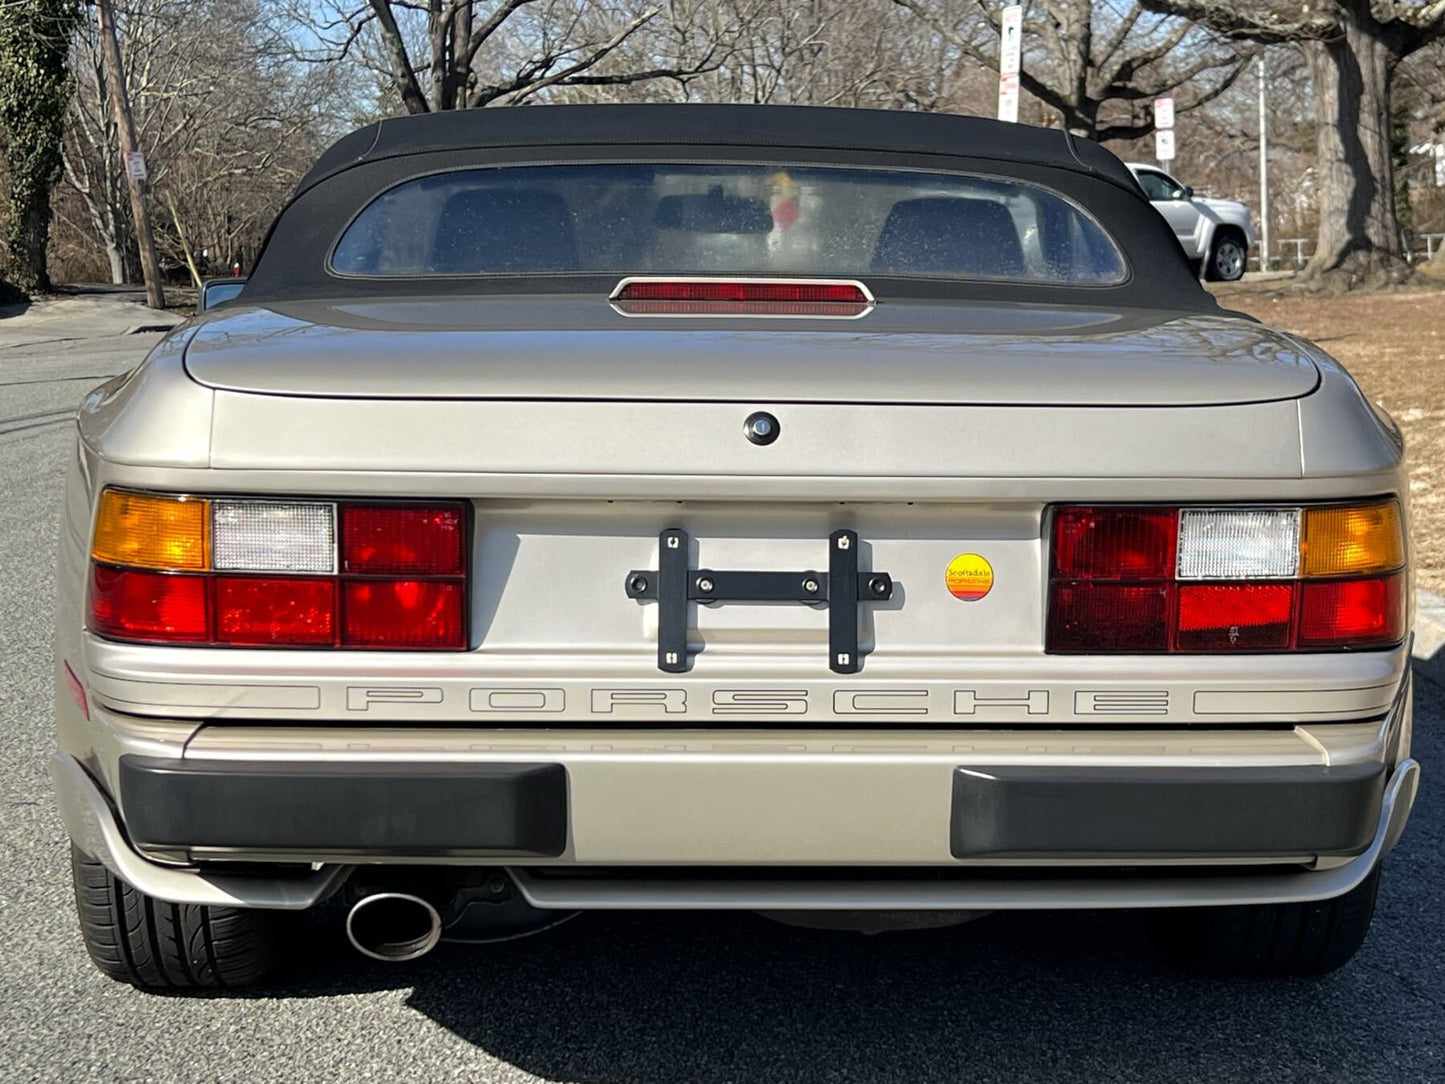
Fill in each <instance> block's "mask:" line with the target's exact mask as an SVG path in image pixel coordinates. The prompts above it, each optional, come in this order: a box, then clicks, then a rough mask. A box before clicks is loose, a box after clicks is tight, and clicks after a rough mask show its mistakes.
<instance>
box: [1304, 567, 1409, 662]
mask: <svg viewBox="0 0 1445 1084" xmlns="http://www.w3.org/2000/svg"><path fill="white" fill-rule="evenodd" d="M1404 583H1405V577H1404V575H1403V574H1396V575H1394V576H1382V577H1379V578H1376V579H1368V580H1326V581H1323V582H1320V583H1308V582H1307V583H1305V584H1304V591H1303V596H1302V598H1301V601H1300V626H1299V646H1300V647H1317V648H1319V647H1369V646H1371V645H1379V644H1393V643H1395V642H1396V641H1398V640H1401V639H1403V638H1404V635H1405V591H1404Z"/></svg>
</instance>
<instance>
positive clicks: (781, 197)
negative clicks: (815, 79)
mask: <svg viewBox="0 0 1445 1084" xmlns="http://www.w3.org/2000/svg"><path fill="white" fill-rule="evenodd" d="M331 266H332V269H333V270H334V271H335V272H337V273H339V274H343V275H358V276H368V277H379V278H413V277H417V276H426V275H527V274H538V275H546V274H557V273H567V272H582V273H592V274H612V273H615V274H618V275H626V274H657V273H676V274H700V275H719V274H739V275H784V276H786V275H826V276H849V277H852V276H861V275H870V274H871V275H910V276H923V277H928V278H944V279H973V278H978V279H1004V280H1010V281H1019V282H1036V283H1056V284H1070V283H1076V284H1088V285H1108V284H1113V283H1118V282H1121V281H1123V279H1124V278H1125V268H1124V261H1123V257H1122V256H1121V255H1120V253H1119V249H1118V247H1117V246H1116V245H1115V244H1114V242H1113V241H1112V240H1111V239H1110V238H1109V237H1108V235H1107V234H1105V233H1104V231H1103V229H1102V228H1101V227H1100V226H1099V224H1098V223H1097V222H1096V221H1095V220H1094V219H1093V218H1092V217H1091V216H1089V215H1088V214H1086V213H1085V212H1084V211H1082V210H1081V209H1080V208H1079V207H1078V206H1076V205H1075V204H1074V203H1072V202H1070V201H1069V200H1066V199H1065V198H1064V197H1062V196H1060V195H1057V194H1055V193H1053V192H1050V191H1048V190H1046V189H1043V188H1040V187H1037V186H1034V185H1030V184H1026V183H1019V182H1016V181H1009V180H1004V179H1001V178H992V177H984V176H976V175H966V174H953V173H924V172H914V171H908V170H879V169H849V168H838V167H806V168H793V169H782V168H779V167H778V166H776V165H733V164H729V165H692V164H650V165H622V164H588V165H553V166H509V167H499V168H489V169H474V170H463V171H456V172H450V173H441V174H436V175H433V176H429V177H422V178H418V179H416V180H412V181H407V182H405V183H403V184H401V185H398V186H397V187H395V188H393V189H391V190H390V191H388V192H386V193H384V194H383V195H381V196H380V197H378V198H377V199H376V200H374V201H373V202H372V203H371V204H370V206H368V207H367V208H366V209H365V210H364V211H362V212H361V214H360V215H358V216H357V217H356V219H355V220H354V221H353V222H352V223H351V225H350V226H349V227H348V228H347V229H346V231H345V233H344V234H343V235H342V237H341V240H340V242H339V243H338V244H337V246H336V249H335V251H334V253H333V254H332V260H331Z"/></svg>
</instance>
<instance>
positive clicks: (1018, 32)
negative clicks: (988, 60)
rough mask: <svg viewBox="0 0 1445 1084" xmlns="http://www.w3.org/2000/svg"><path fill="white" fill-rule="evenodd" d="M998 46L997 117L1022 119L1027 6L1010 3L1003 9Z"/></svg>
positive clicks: (1014, 119) (1014, 120)
mask: <svg viewBox="0 0 1445 1084" xmlns="http://www.w3.org/2000/svg"><path fill="white" fill-rule="evenodd" d="M998 33H999V46H998V119H999V120H1006V121H1009V122H1010V123H1017V122H1018V119H1019V71H1020V70H1021V68H1022V67H1023V34H1024V9H1023V5H1021V4H1010V5H1009V6H1008V7H1006V8H1004V9H1003V19H1002V22H1001V23H1000V25H999V32H998Z"/></svg>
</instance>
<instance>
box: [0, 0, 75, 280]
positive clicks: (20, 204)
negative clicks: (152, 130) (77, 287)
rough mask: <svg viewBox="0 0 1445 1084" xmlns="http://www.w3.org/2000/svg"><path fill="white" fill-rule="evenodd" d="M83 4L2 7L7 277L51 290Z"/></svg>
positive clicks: (26, 0) (44, 1)
mask: <svg viewBox="0 0 1445 1084" xmlns="http://www.w3.org/2000/svg"><path fill="white" fill-rule="evenodd" d="M79 20H80V6H79V4H78V3H77V0H0V127H3V129H4V135H5V158H6V165H7V166H8V168H9V174H10V199H9V203H10V207H9V211H10V213H9V218H8V222H7V224H6V231H5V232H6V236H5V238H4V265H5V272H6V277H7V278H9V279H11V280H12V281H13V282H14V283H15V285H17V286H18V287H20V288H21V289H22V290H25V291H27V292H28V291H35V290H48V289H49V288H50V275H49V274H48V273H47V271H46V262H45V250H46V248H47V246H48V245H49V241H50V220H51V208H50V192H51V189H52V188H53V187H54V185H55V182H56V180H57V179H58V178H59V176H60V168H61V148H62V143H63V140H64V136H65V118H66V109H67V107H68V105H69V101H70V63H69V59H70V41H71V35H72V34H73V33H74V31H75V29H76V27H77V25H78V24H79Z"/></svg>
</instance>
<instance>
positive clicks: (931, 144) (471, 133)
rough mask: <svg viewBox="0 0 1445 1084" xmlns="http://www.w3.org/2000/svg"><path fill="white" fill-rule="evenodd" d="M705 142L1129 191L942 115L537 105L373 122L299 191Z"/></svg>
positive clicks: (1104, 165)
mask: <svg viewBox="0 0 1445 1084" xmlns="http://www.w3.org/2000/svg"><path fill="white" fill-rule="evenodd" d="M618 143H623V144H652V145H666V144H685V145H697V144H700V143H701V144H705V145H710V146H714V147H795V148H798V149H805V148H806V149H810V150H818V149H827V148H831V149H835V150H868V151H891V152H894V153H899V154H947V155H960V156H963V157H967V158H979V159H987V160H992V161H999V162H1031V163H1034V164H1035V165H1041V166H1054V167H1056V168H1060V169H1076V170H1082V171H1084V172H1086V173H1096V174H1099V175H1101V176H1104V177H1108V178H1111V179H1113V180H1116V181H1118V182H1119V183H1120V184H1123V185H1125V186H1126V187H1129V188H1132V187H1133V186H1134V179H1133V177H1132V175H1131V174H1130V173H1129V171H1128V170H1127V169H1125V168H1124V164H1123V163H1122V162H1120V161H1119V159H1117V158H1115V157H1114V156H1113V155H1112V154H1110V153H1109V152H1108V151H1106V150H1104V149H1103V148H1102V147H1100V146H1099V145H1098V144H1097V143H1093V142H1090V141H1087V140H1078V139H1075V138H1074V137H1073V136H1071V135H1069V133H1068V132H1066V131H1064V130H1063V129H1060V128H1034V127H1030V126H1028V125H1024V124H1006V123H1003V122H1001V121H996V120H989V119H987V118H985V117H963V116H956V115H953V114H949V113H905V112H901V111H889V110H885V109H837V108H832V107H827V106H806V105H804V106H776V105H766V106H765V105H561V106H556V105H542V106H527V107H525V108H519V109H461V110H452V111H449V112H445V113H429V114H424V115H422V116H415V117H396V118H393V119H390V120H381V121H377V122H376V123H375V124H369V125H367V126H366V127H365V128H360V129H358V130H357V131H355V132H352V133H351V134H350V135H348V136H344V137H342V138H341V139H340V140H338V141H337V142H336V143H334V144H332V146H331V147H330V148H329V149H328V150H327V151H326V153H325V154H323V155H322V156H321V158H320V159H319V160H318V161H317V162H316V165H314V166H313V167H312V168H311V171H310V172H309V173H307V174H306V176H305V177H304V178H303V179H302V181H301V183H300V185H298V186H297V192H298V193H300V192H304V191H305V190H306V189H308V188H310V187H311V186H312V185H315V184H317V183H319V182H320V181H323V180H325V179H326V178H328V177H332V176H335V175H336V174H337V173H340V172H342V171H343V170H346V169H349V168H351V167H352V166H354V165H358V164H359V163H362V162H376V161H380V160H381V159H385V158H395V157H397V156H398V155H408V154H425V153H429V152H432V151H458V150H466V149H469V148H480V147H557V146H574V147H576V146H590V147H595V146H605V145H611V144H618Z"/></svg>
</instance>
